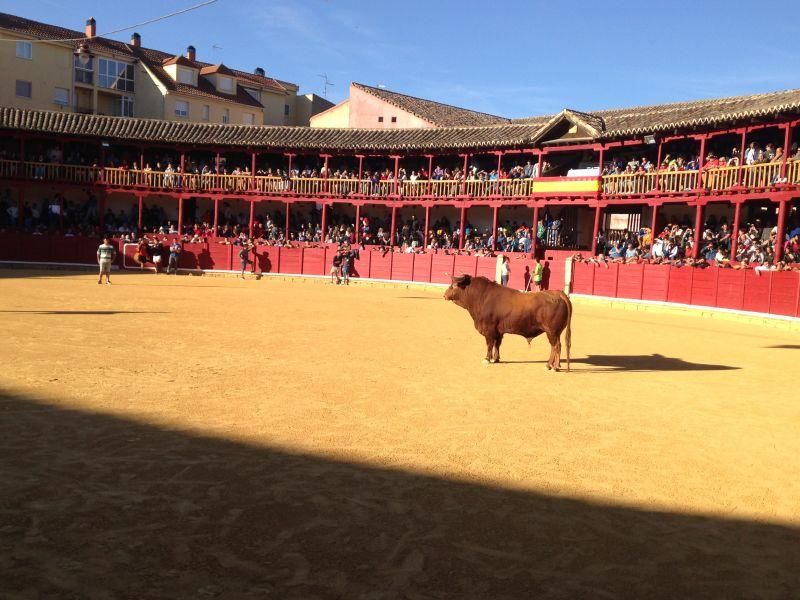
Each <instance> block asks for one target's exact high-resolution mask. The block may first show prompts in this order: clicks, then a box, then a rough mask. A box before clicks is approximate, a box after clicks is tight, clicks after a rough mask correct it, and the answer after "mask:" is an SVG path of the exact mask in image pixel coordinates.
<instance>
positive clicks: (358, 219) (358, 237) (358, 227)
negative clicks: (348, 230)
mask: <svg viewBox="0 0 800 600" xmlns="http://www.w3.org/2000/svg"><path fill="white" fill-rule="evenodd" d="M353 233H354V234H355V236H356V244H358V243H359V242H360V241H361V205H360V204H356V230H355V231H354V232H353Z"/></svg>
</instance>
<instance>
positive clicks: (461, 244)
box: [458, 206, 467, 250]
mask: <svg viewBox="0 0 800 600" xmlns="http://www.w3.org/2000/svg"><path fill="white" fill-rule="evenodd" d="M466 220H467V207H466V206H462V207H461V222H460V225H459V228H458V249H459V250H463V249H464V226H465V224H466V223H465V222H466Z"/></svg>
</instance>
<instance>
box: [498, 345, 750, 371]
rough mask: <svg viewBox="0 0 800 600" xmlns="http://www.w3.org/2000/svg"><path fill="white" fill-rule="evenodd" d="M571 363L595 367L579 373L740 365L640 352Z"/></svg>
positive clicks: (590, 357)
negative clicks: (701, 361) (697, 361)
mask: <svg viewBox="0 0 800 600" xmlns="http://www.w3.org/2000/svg"><path fill="white" fill-rule="evenodd" d="M504 362H507V363H511V364H541V365H543V364H546V363H547V361H546V360H508V361H504V360H501V361H500V364H502V363H504ZM571 362H572V364H573V365H575V364H579V365H589V366H590V367H598V368H596V369H576V370H575V371H576V372H581V373H604V372H609V373H611V372H617V371H626V372H632V373H650V372H656V371H734V370H737V369H739V368H740V367H731V366H728V365H714V364H705V363H693V362H688V361H685V360H683V359H681V358H670V357H669V356H662V355H661V354H640V355H636V356H623V355H616V354H590V355H588V356H587V357H585V358H573V359H572V361H571ZM561 366H562V367H563V368H566V366H567V361H566V358H565V357H564V353H563V350H562V355H561Z"/></svg>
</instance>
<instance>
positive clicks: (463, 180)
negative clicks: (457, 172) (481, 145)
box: [461, 154, 469, 196]
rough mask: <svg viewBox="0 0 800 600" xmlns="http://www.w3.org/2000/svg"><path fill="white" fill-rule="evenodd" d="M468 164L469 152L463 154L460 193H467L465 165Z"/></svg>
mask: <svg viewBox="0 0 800 600" xmlns="http://www.w3.org/2000/svg"><path fill="white" fill-rule="evenodd" d="M468 165H469V154H465V155H464V170H463V171H462V173H461V195H462V196H464V195H466V193H467V167H468Z"/></svg>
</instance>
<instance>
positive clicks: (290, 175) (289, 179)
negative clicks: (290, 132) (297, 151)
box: [286, 153, 294, 191]
mask: <svg viewBox="0 0 800 600" xmlns="http://www.w3.org/2000/svg"><path fill="white" fill-rule="evenodd" d="M286 157H287V158H288V159H289V167H288V169H287V170H288V171H289V173H288V178H287V180H286V181H287V190H289V191H291V189H292V159H293V158H294V154H291V153H290V154H287V155H286Z"/></svg>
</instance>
